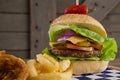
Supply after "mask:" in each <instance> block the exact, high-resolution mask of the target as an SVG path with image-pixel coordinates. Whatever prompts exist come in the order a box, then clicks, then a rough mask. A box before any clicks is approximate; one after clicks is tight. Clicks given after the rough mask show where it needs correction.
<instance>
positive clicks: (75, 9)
mask: <svg viewBox="0 0 120 80" xmlns="http://www.w3.org/2000/svg"><path fill="white" fill-rule="evenodd" d="M87 13H88V9H87V6H86V5H74V6H70V7H68V8H66V9H65V14H87Z"/></svg>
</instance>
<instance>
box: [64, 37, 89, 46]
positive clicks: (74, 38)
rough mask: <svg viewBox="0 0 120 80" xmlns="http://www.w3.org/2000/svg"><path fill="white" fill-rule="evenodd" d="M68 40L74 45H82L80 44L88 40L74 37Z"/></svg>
mask: <svg viewBox="0 0 120 80" xmlns="http://www.w3.org/2000/svg"><path fill="white" fill-rule="evenodd" d="M66 40H67V41H70V42H71V43H73V44H77V43H80V42H83V41H87V38H84V37H80V36H72V37H70V38H68V39H66Z"/></svg>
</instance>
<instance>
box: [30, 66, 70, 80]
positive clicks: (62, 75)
mask: <svg viewBox="0 0 120 80" xmlns="http://www.w3.org/2000/svg"><path fill="white" fill-rule="evenodd" d="M71 78H72V67H70V68H69V69H67V70H66V71H65V72H50V73H40V74H39V75H38V76H36V77H32V78H30V79H29V80H71Z"/></svg>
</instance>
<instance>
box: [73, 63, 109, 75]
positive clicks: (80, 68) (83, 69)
mask: <svg viewBox="0 0 120 80" xmlns="http://www.w3.org/2000/svg"><path fill="white" fill-rule="evenodd" d="M108 63H109V61H74V62H72V67H73V74H75V75H79V74H87V73H98V72H102V71H104V70H105V69H106V68H107V66H108Z"/></svg>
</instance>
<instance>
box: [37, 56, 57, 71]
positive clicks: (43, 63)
mask: <svg viewBox="0 0 120 80" xmlns="http://www.w3.org/2000/svg"><path fill="white" fill-rule="evenodd" d="M37 61H38V62H39V65H40V71H41V73H46V72H55V71H58V69H59V68H58V66H57V67H56V66H55V65H54V64H53V63H52V62H51V61H49V59H47V58H45V57H44V56H43V55H42V54H38V55H37Z"/></svg>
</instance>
